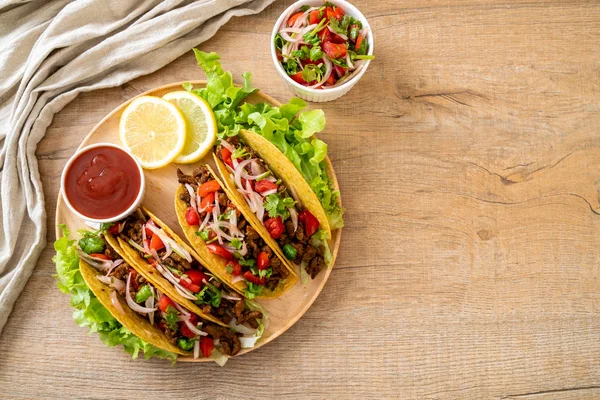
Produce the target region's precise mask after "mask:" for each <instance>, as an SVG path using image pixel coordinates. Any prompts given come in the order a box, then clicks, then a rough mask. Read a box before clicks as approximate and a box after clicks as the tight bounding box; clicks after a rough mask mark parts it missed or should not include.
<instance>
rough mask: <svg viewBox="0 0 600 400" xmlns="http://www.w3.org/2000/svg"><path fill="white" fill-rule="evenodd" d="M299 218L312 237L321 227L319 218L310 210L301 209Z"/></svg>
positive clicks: (307, 233) (308, 234) (308, 235)
mask: <svg viewBox="0 0 600 400" xmlns="http://www.w3.org/2000/svg"><path fill="white" fill-rule="evenodd" d="M298 219H299V220H300V221H301V222H302V223H303V224H304V230H305V231H306V236H307V237H311V236H312V235H313V234H314V233H315V232H316V231H317V229H319V220H318V219H317V218H316V217H315V216H314V215H312V213H311V212H310V211H308V210H302V211H300V214H298Z"/></svg>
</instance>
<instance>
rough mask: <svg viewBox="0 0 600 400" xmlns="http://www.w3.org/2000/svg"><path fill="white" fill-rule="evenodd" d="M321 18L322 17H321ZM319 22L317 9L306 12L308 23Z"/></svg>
mask: <svg viewBox="0 0 600 400" xmlns="http://www.w3.org/2000/svg"><path fill="white" fill-rule="evenodd" d="M321 19H322V17H321ZM318 23H319V10H313V11H311V12H310V14H308V24H309V25H312V24H318Z"/></svg>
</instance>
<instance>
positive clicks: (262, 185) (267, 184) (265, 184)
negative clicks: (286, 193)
mask: <svg viewBox="0 0 600 400" xmlns="http://www.w3.org/2000/svg"><path fill="white" fill-rule="evenodd" d="M254 187H255V189H254V190H256V191H257V192H258V193H261V194H262V193H263V192H267V191H269V190H273V189H277V185H276V184H275V183H274V182H271V181H268V180H266V179H263V180H262V181H258V182H256V185H255V186H254Z"/></svg>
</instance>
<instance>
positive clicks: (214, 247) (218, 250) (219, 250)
mask: <svg viewBox="0 0 600 400" xmlns="http://www.w3.org/2000/svg"><path fill="white" fill-rule="evenodd" d="M206 247H207V248H208V251H210V252H211V253H213V254H216V255H218V256H221V257H223V258H224V259H226V260H231V259H233V254H231V253H230V252H228V251H227V250H225V249H224V248H223V247H221V246H219V245H218V244H214V243H211V244H209V245H208V246H206Z"/></svg>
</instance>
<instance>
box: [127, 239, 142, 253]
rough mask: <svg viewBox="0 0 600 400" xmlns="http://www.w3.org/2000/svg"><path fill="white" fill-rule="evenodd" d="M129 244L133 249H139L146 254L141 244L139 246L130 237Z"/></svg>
mask: <svg viewBox="0 0 600 400" xmlns="http://www.w3.org/2000/svg"><path fill="white" fill-rule="evenodd" d="M127 243H129V245H130V246H131V247H133V248H134V249H136V250H137V251H139V252H140V253H143V254H146V250H144V248H143V247H142V246H140V245H139V244H137V243H136V242H134V241H133V240H132V239H129V242H127Z"/></svg>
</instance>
